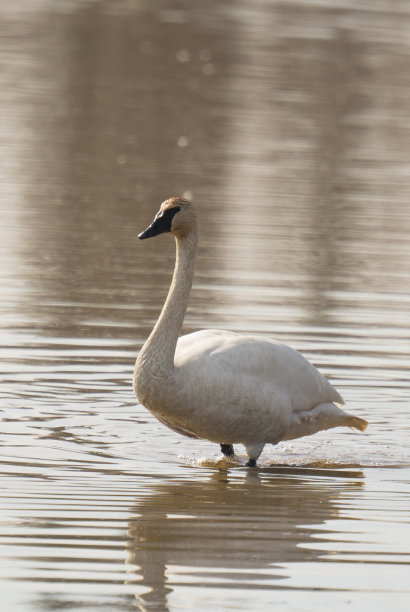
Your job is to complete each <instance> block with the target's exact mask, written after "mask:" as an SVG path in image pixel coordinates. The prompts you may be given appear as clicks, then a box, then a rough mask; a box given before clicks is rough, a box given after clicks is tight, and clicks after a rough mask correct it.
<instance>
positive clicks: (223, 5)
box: [0, 0, 410, 612]
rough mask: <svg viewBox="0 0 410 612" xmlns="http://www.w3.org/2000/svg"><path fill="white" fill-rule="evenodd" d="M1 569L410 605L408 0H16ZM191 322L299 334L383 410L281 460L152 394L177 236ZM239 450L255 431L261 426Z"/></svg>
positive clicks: (218, 599) (302, 345) (59, 604)
mask: <svg viewBox="0 0 410 612" xmlns="http://www.w3.org/2000/svg"><path fill="white" fill-rule="evenodd" d="M0 21H1V24H2V27H1V31H0V32H1V33H0V56H1V60H2V65H3V70H2V71H1V74H0V99H1V103H2V119H1V123H0V133H1V139H0V143H1V145H0V146H1V156H0V164H1V174H2V181H1V187H0V211H1V224H0V291H1V314H0V326H1V356H2V363H1V369H0V377H1V386H0V411H1V419H2V426H1V433H0V441H1V447H0V454H1V474H0V483H1V484H0V487H1V488H0V495H1V498H2V499H1V505H0V521H1V531H0V542H1V556H0V575H1V578H2V586H1V592H2V600H3V606H4V608H5V609H7V610H10V611H11V610H18V611H19V612H37V611H39V610H44V609H47V610H53V611H54V610H60V609H65V610H78V609H85V610H90V611H91V610H97V609H101V607H105V608H106V609H109V610H119V611H120V610H124V611H125V610H134V609H137V610H156V611H162V610H164V611H169V612H174V611H177V610H192V611H194V610H195V611H197V610H205V609H206V610H218V611H219V610H232V611H239V610H246V611H247V610H254V609H262V610H271V609H273V607H274V606H276V607H278V608H279V609H284V610H289V611H292V612H293V611H295V610H297V611H299V610H301V611H308V610H309V611H310V610H315V611H316V610H318V609H319V610H321V609H324V610H325V609H326V610H328V609H329V607H333V609H336V610H342V609H345V608H348V609H350V610H360V611H363V610H365V609H370V608H371V609H372V610H373V611H374V610H383V611H384V610H386V609H387V608H388V607H390V606H394V607H395V610H405V609H406V610H407V609H408V602H409V597H410V593H409V586H408V564H409V561H410V527H409V502H410V484H409V476H410V442H409V416H408V414H409V399H408V398H409V388H410V348H409V347H410V297H409V295H410V292H409V289H410V238H409V236H410V208H409V204H408V201H409V197H410V163H409V162H410V145H409V142H410V138H409V135H410V134H409V131H410V103H409V100H410V84H409V82H408V79H406V74H407V73H408V65H409V60H410V35H409V32H410V7H409V5H408V3H407V2H406V1H404V0H403V1H401V0H395V1H392V2H390V1H389V2H388V1H387V0H378V2H373V3H367V2H364V1H363V2H349V1H348V0H335V1H334V2H316V1H314V0H310V1H309V0H306V1H299V2H293V1H292V0H289V1H287V2H279V1H271V0H269V1H268V0H238V1H237V2H228V1H222V2H221V1H219V0H218V2H217V1H216V0H215V1H214V0H210V1H209V2H208V3H206V4H204V3H199V2H196V3H194V2H188V0H186V1H185V0H180V1H179V2H171V3H170V2H165V0H164V1H162V0H158V1H156V2H149V1H148V0H146V1H140V2H138V3H137V2H132V1H126V0H121V1H118V2H114V1H113V0H112V1H98V0H95V1H86V0H84V1H82V0H78V1H74V0H62V1H61V2H58V3H56V2H52V1H51V0H38V1H37V2H35V3H33V2H30V1H29V0H13V2H11V1H9V0H5V1H3V3H2V6H1V9H0ZM175 194H185V195H188V196H190V197H192V199H193V201H194V203H195V206H196V208H197V211H198V216H199V222H200V245H199V252H198V263H197V271H196V277H195V282H194V287H193V292H192V297H191V302H190V306H189V310H188V313H187V316H186V320H185V327H184V331H185V332H189V331H193V330H196V329H200V328H204V327H208V328H210V327H217V328H225V329H231V330H236V331H241V332H243V333H258V334H261V335H263V336H266V337H275V338H277V339H279V340H282V341H284V342H287V343H289V344H291V345H292V346H294V347H295V348H297V349H298V350H301V351H302V352H303V353H304V354H305V355H306V356H307V357H308V358H310V359H311V360H312V361H313V363H314V364H315V365H316V366H317V367H319V368H320V370H321V371H322V372H323V373H324V374H325V375H326V376H328V377H329V378H330V380H331V381H332V382H333V383H334V384H335V385H336V386H337V388H338V389H339V391H340V392H341V393H342V395H343V396H344V398H345V400H346V402H347V404H348V408H349V411H350V412H351V413H353V414H356V415H358V416H361V417H363V418H366V419H367V420H368V421H369V423H370V426H369V429H368V431H367V432H366V433H365V434H359V433H357V432H352V431H350V430H348V429H347V430H344V429H340V430H333V431H327V432H323V433H320V434H317V435H315V436H312V437H308V438H306V439H300V440H296V441H292V442H287V443H282V444H280V445H278V446H277V447H273V446H270V447H266V449H265V451H264V453H263V455H262V457H261V459H260V467H259V468H258V469H257V470H245V469H244V468H243V467H242V466H241V465H239V464H236V463H232V462H231V463H230V462H228V461H225V460H222V459H221V456H220V454H219V453H218V448H217V447H216V445H212V444H210V443H207V442H205V441H201V442H199V441H193V440H190V439H188V438H181V437H179V436H177V435H176V434H174V433H173V432H171V431H170V430H168V429H166V428H165V427H164V426H162V425H161V424H159V423H158V422H157V421H156V420H155V419H154V418H153V417H152V416H151V415H150V414H149V413H147V411H146V410H145V409H144V408H143V407H142V406H141V405H139V404H138V403H137V402H136V400H135V399H134V397H133V395H132V385H131V379H132V369H133V362H134V360H135V357H136V355H137V353H138V350H139V348H140V347H141V346H142V343H143V341H144V339H145V338H146V337H147V335H148V334H149V331H150V329H151V328H152V326H153V324H154V323H155V320H156V318H157V316H158V314H159V310H160V308H161V305H162V303H163V301H164V299H165V296H166V293H167V290H168V286H169V282H170V276H171V273H172V268H173V263H174V246H173V244H172V240H170V239H169V238H167V237H165V236H162V237H159V238H157V239H155V240H149V241H145V242H144V243H138V240H137V234H138V232H139V231H141V230H142V229H144V228H145V227H146V225H148V223H150V222H151V220H152V217H153V215H154V214H155V212H156V210H157V208H158V206H159V204H160V202H161V201H162V200H163V199H165V198H166V197H169V196H171V195H175ZM238 452H239V454H241V453H243V449H242V448H241V447H238Z"/></svg>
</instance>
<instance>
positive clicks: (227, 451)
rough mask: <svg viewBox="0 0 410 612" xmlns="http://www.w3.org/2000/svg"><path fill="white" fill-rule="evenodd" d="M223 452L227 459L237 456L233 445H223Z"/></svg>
mask: <svg viewBox="0 0 410 612" xmlns="http://www.w3.org/2000/svg"><path fill="white" fill-rule="evenodd" d="M221 452H222V454H223V455H225V457H233V456H234V454H235V452H234V450H233V446H232V444H221Z"/></svg>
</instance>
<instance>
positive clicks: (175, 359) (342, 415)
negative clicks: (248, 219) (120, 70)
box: [134, 198, 367, 466]
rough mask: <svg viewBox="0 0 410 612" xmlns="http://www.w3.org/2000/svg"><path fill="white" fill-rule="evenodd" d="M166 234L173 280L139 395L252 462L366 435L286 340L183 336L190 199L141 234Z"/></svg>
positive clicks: (193, 234) (141, 366)
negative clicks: (315, 441)
mask: <svg viewBox="0 0 410 612" xmlns="http://www.w3.org/2000/svg"><path fill="white" fill-rule="evenodd" d="M160 233H171V234H173V235H174V236H175V238H176V243H177V259H176V265H175V270H174V276H173V280H172V284H171V287H170V290H169V293H168V297H167V300H166V302H165V305H164V307H163V309H162V312H161V315H160V317H159V319H158V321H157V324H156V325H155V327H154V329H153V331H152V333H151V335H150V337H149V338H148V340H147V341H146V343H145V344H144V346H143V348H142V349H141V351H140V354H139V356H138V359H137V362H136V365H135V370H134V390H135V394H136V396H137V398H138V399H139V401H140V402H141V403H142V404H143V405H144V406H145V407H146V408H148V409H149V410H150V411H151V412H152V414H153V415H154V416H155V417H156V418H157V419H158V420H159V421H161V422H162V423H164V424H165V425H167V426H168V427H170V428H171V429H173V430H174V431H177V432H178V433H180V434H183V435H186V436H189V437H193V438H201V439H206V440H209V441H211V442H216V443H219V444H220V445H221V449H222V451H223V452H224V454H227V455H229V454H233V446H232V445H233V444H237V443H241V444H243V445H244V446H245V448H246V451H247V454H248V457H249V462H248V465H250V466H253V465H256V460H257V459H258V457H259V455H260V454H261V452H262V450H263V447H264V445H265V444H267V443H272V444H277V443H278V442H280V441H281V440H290V439H293V438H299V437H301V436H305V435H310V434H314V433H316V432H318V431H321V430H324V429H329V428H332V427H337V426H339V425H346V426H348V427H354V428H356V429H359V430H361V431H364V430H365V429H366V426H367V423H366V421H364V420H363V419H361V418H359V417H355V416H352V415H350V414H348V413H346V412H345V411H344V410H342V409H341V408H340V406H339V405H340V404H343V403H344V402H343V399H342V397H341V396H340V395H339V393H338V392H337V391H336V389H334V387H333V386H332V385H331V384H330V383H329V381H328V380H327V379H326V378H325V377H324V376H323V375H322V374H321V373H320V372H319V371H318V370H317V369H316V368H315V367H314V366H313V365H312V364H311V363H310V362H309V361H307V359H305V358H304V357H303V355H301V354H300V353H298V352H297V351H296V350H294V349H293V348H291V347H289V346H286V345H285V344H282V343H281V342H277V341H276V340H271V339H266V338H263V337H259V336H251V335H249V336H248V335H241V334H236V333H234V332H229V331H222V330H212V329H210V330H202V331H198V332H194V333H191V334H187V335H185V336H182V337H178V336H179V333H180V330H181V327H182V322H183V319H184V315H185V311H186V308H187V304H188V299H189V294H190V290H191V285H192V278H193V272H194V263H195V254H196V244H197V229H196V217H195V212H194V209H193V207H192V205H191V204H190V202H188V201H187V200H185V199H183V198H171V199H170V200H166V201H165V202H164V203H163V204H162V205H161V209H160V211H159V213H158V215H157V216H156V217H155V219H154V221H153V223H152V224H151V225H150V226H149V227H148V228H147V230H146V231H145V232H143V233H142V234H140V236H139V237H140V238H141V239H144V238H149V237H152V236H155V235H157V234H160ZM338 404H339V405H338Z"/></svg>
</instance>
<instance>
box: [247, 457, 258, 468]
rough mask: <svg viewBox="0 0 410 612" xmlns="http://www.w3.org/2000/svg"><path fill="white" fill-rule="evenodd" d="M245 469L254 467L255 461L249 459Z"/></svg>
mask: <svg viewBox="0 0 410 612" xmlns="http://www.w3.org/2000/svg"><path fill="white" fill-rule="evenodd" d="M246 467H256V459H249V461H248V463H247V464H246Z"/></svg>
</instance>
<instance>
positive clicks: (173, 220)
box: [138, 197, 196, 240]
mask: <svg viewBox="0 0 410 612" xmlns="http://www.w3.org/2000/svg"><path fill="white" fill-rule="evenodd" d="M195 230H196V215H195V211H194V207H193V206H192V204H191V202H190V201H189V200H186V199H185V198H180V197H174V198H170V199H169V200H165V202H162V204H161V207H160V209H159V211H158V213H157V214H156V215H155V218H154V220H153V222H152V223H151V225H150V226H149V227H147V229H146V230H145V231H144V232H141V234H139V235H138V238H139V239H140V240H145V238H153V237H154V236H158V235H159V234H164V233H170V234H172V235H173V236H175V237H176V238H182V237H183V236H185V235H186V234H188V233H189V232H192V231H195Z"/></svg>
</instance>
